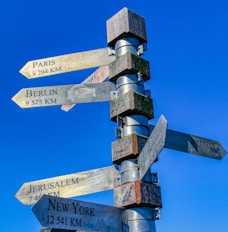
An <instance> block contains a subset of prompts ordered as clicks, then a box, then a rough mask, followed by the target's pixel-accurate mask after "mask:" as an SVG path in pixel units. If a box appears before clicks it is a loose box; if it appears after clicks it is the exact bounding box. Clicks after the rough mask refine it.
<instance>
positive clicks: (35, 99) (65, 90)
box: [12, 82, 114, 108]
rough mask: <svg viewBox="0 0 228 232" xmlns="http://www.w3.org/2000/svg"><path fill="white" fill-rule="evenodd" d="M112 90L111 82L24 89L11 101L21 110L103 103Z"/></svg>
mask: <svg viewBox="0 0 228 232" xmlns="http://www.w3.org/2000/svg"><path fill="white" fill-rule="evenodd" d="M113 90H114V87H113V84H112V83H111V82H105V83H96V84H79V85H59V86H47V87H36V88H24V89H21V90H20V91H19V92H18V93H17V94H16V95H15V96H14V97H13V98H12V100H13V101H14V102H15V103H16V104H17V105H19V106H20V107H21V108H34V107H42V106H55V105H62V104H73V103H90V102H104V101H109V100H110V92H111V91H113Z"/></svg>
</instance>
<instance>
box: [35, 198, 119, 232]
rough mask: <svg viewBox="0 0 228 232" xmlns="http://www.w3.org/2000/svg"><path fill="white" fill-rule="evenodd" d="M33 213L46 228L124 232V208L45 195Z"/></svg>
mask: <svg viewBox="0 0 228 232" xmlns="http://www.w3.org/2000/svg"><path fill="white" fill-rule="evenodd" d="M32 211H33V213H34V214H35V216H36V217H37V219H38V220H39V222H40V224H41V225H42V226H44V227H51V228H57V229H69V230H87V231H104V232H118V231H119V232H122V225H121V224H122V221H121V217H122V213H123V209H122V208H116V207H113V206H107V205H101V204H95V203H89V202H84V201H78V200H72V199H66V198H60V197H54V196H47V195H43V196H42V197H41V198H40V200H39V201H38V202H37V203H36V204H35V205H34V206H33V207H32Z"/></svg>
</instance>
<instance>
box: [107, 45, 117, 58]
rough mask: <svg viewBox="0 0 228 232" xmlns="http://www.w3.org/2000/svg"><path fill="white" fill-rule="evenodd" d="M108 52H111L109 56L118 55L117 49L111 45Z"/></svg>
mask: <svg viewBox="0 0 228 232" xmlns="http://www.w3.org/2000/svg"><path fill="white" fill-rule="evenodd" d="M108 54H109V56H113V55H116V51H115V49H113V48H110V47H109V48H108Z"/></svg>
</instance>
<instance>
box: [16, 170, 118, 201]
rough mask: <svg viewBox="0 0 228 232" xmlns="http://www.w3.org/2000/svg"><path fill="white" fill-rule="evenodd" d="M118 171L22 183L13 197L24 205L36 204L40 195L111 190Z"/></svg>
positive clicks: (77, 174) (68, 194)
mask: <svg viewBox="0 0 228 232" xmlns="http://www.w3.org/2000/svg"><path fill="white" fill-rule="evenodd" d="M118 180H119V171H118V170H117V169H116V167H114V166H110V167H105V168H99V169H93V170H90V171H85V172H79V173H74V174H70V175H64V176H58V177H53V178H48V179H43V180H37V181H32V182H27V183H24V184H23V185H22V186H21V188H20V189H19V190H18V192H17V193H16V195H15V197H16V198H17V199H18V200H19V201H20V202H21V203H22V204H24V205H32V204H34V203H36V202H37V201H38V200H39V199H40V198H41V197H42V195H44V194H46V195H53V196H58V197H75V196H81V195H85V194H89V193H95V192H100V191H105V190H109V189H113V188H114V187H115V186H116V185H118Z"/></svg>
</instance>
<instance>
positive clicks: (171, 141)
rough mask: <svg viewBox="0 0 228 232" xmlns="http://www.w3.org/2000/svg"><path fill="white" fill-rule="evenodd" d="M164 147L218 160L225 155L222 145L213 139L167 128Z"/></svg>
mask: <svg viewBox="0 0 228 232" xmlns="http://www.w3.org/2000/svg"><path fill="white" fill-rule="evenodd" d="M153 128H154V126H151V129H153ZM165 148H168V149H173V150H177V151H182V152H187V153H190V154H195V155H200V156H205V157H208V158H214V159H219V160H220V159H222V158H223V157H224V156H225V155H226V150H225V149H224V147H223V146H222V145H221V144H220V143H219V142H217V141H215V140H211V139H206V138H202V137H199V136H195V135H191V134H186V133H182V132H178V131H174V130H169V129H168V130H167V133H166V141H165Z"/></svg>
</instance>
